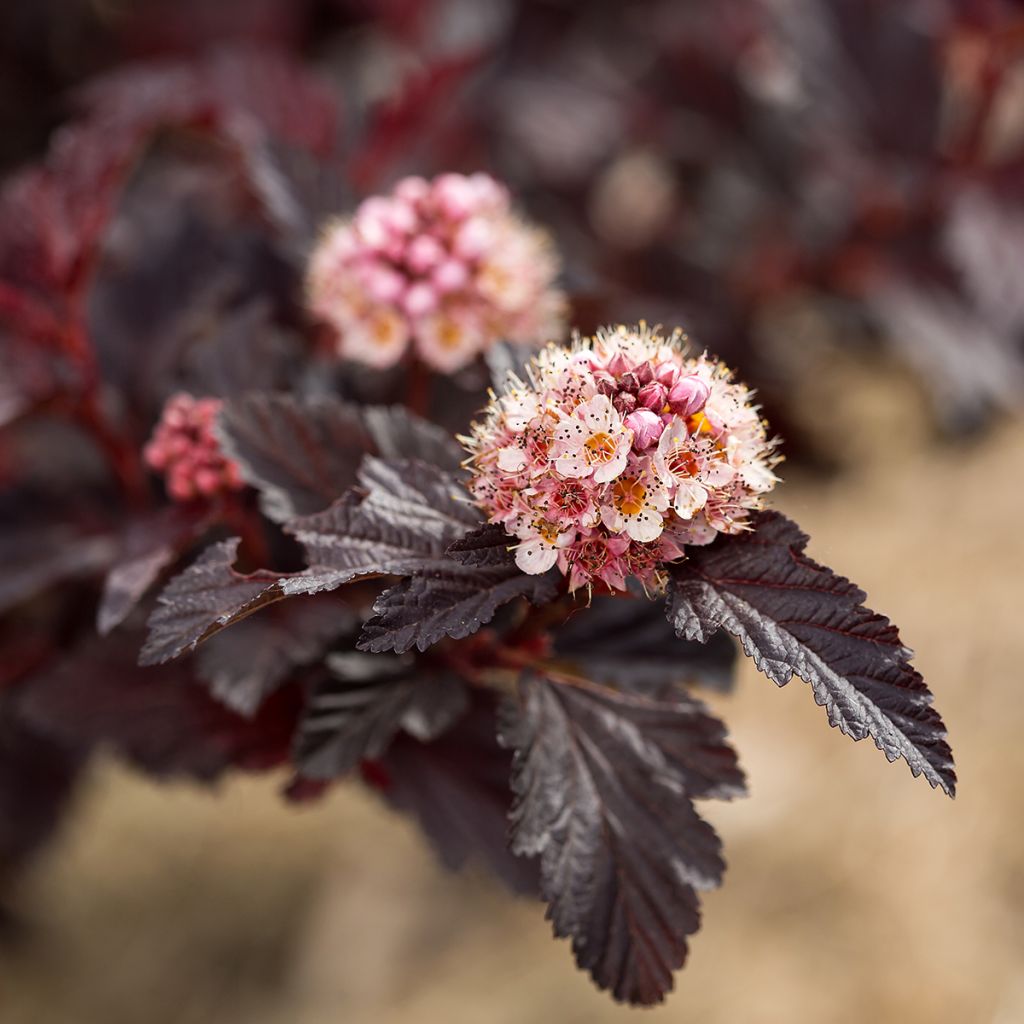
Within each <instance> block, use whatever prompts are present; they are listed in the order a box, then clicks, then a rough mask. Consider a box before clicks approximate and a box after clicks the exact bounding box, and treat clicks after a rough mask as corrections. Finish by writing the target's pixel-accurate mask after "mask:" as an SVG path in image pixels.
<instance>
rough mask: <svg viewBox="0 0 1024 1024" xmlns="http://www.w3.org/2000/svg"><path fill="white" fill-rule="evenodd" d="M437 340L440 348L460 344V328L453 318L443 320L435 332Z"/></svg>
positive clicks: (451, 347)
mask: <svg viewBox="0 0 1024 1024" xmlns="http://www.w3.org/2000/svg"><path fill="white" fill-rule="evenodd" d="M437 340H438V342H439V343H440V345H441V348H444V349H453V348H458V347H459V346H460V345H461V344H462V329H461V328H460V327H459V325H458V324H456V323H455V322H454V321H453V320H445V321H444V322H443V323H442V324H441V328H440V330H439V331H438V332H437Z"/></svg>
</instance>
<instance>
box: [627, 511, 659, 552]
mask: <svg viewBox="0 0 1024 1024" xmlns="http://www.w3.org/2000/svg"><path fill="white" fill-rule="evenodd" d="M625 518H626V533H627V534H628V535H629V536H630V537H631V538H632V539H633V540H635V541H639V542H640V543H641V544H648V543H650V542H651V541H652V540H657V539H658V538H659V537H660V536H661V531H662V530H663V529H664V525H665V521H664V519H662V518H661V513H660V512H655V511H654V509H651V508H645V509H642V510H641V511H640V512H638V513H637V514H636V515H635V516H626V517H625Z"/></svg>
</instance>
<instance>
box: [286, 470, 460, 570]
mask: <svg viewBox="0 0 1024 1024" xmlns="http://www.w3.org/2000/svg"><path fill="white" fill-rule="evenodd" d="M359 483H360V484H361V486H362V488H363V489H364V491H365V492H366V496H365V498H363V499H362V501H358V500H357V499H356V498H355V497H354V496H352V495H349V496H347V497H346V498H343V499H342V500H340V501H337V502H335V503H334V504H333V505H332V506H331V507H330V508H329V509H327V511H325V512H321V513H318V514H316V515H312V516H307V517H305V518H303V519H296V520H293V521H292V522H291V523H289V526H288V532H289V533H291V534H293V535H294V536H295V538H296V540H298V541H299V542H300V543H301V544H302V546H303V547H304V548H305V549H306V556H307V559H308V561H309V564H310V567H311V569H312V570H313V571H314V573H324V574H326V573H328V572H335V573H338V574H339V575H347V576H348V578H349V579H353V578H355V577H356V576H360V575H367V574H379V573H385V574H395V575H402V574H406V573H412V572H416V571H418V570H423V569H427V568H437V567H444V566H445V565H446V564H447V562H448V560H447V559H446V557H445V550H446V549H447V548H448V546H449V545H450V544H451V543H452V542H453V541H455V540H456V539H457V538H458V537H460V536H461V535H462V534H464V533H465V532H466V531H467V530H468V529H470V528H471V527H473V526H476V525H478V523H479V513H477V512H476V510H475V509H474V508H473V506H472V505H471V504H470V503H469V498H468V495H466V493H465V492H464V491H463V490H462V489H461V487H460V486H459V485H458V484H457V483H456V482H455V480H454V479H453V478H452V477H451V476H449V475H448V474H447V473H445V472H443V471H442V470H439V469H437V468H435V467H433V466H429V465H427V464H426V463H420V462H407V463H402V462H399V463H386V462H382V461H381V460H379V459H375V458H367V459H366V460H365V461H364V463H363V466H362V469H361V470H360V473H359ZM297 585H298V584H297Z"/></svg>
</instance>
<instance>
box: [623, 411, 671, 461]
mask: <svg viewBox="0 0 1024 1024" xmlns="http://www.w3.org/2000/svg"><path fill="white" fill-rule="evenodd" d="M626 426H627V427H629V429H630V430H632V431H633V447H634V448H635V449H636V450H637V451H638V452H643V451H646V450H647V449H648V448H650V447H651V445H652V444H654V443H655V442H656V441H657V440H658V438H659V437H661V432H662V431H663V430H664V429H665V424H664V423H663V422H662V419H661V417H660V416H658V415H656V414H655V413H653V412H651V410H650V409H637V410H636V412H631V413H630V414H629V415H628V416H627V417H626Z"/></svg>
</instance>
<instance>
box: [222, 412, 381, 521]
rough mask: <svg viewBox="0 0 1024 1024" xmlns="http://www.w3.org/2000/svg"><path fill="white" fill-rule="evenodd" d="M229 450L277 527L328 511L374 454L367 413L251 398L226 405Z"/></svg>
mask: <svg viewBox="0 0 1024 1024" xmlns="http://www.w3.org/2000/svg"><path fill="white" fill-rule="evenodd" d="M219 435H220V440H221V444H222V445H223V447H224V450H225V451H226V452H227V453H228V454H229V455H230V456H231V457H232V458H233V459H234V460H235V461H236V462H237V463H238V464H239V466H241V468H242V474H243V475H244V477H245V479H246V481H247V482H248V483H250V484H252V486H253V487H256V488H257V489H258V490H259V492H260V504H261V506H262V508H263V511H264V512H265V513H266V514H267V515H268V516H269V517H270V518H271V519H274V520H276V521H278V522H283V521H285V520H288V519H291V518H292V517H294V516H297V515H309V514H310V513H313V512H319V511H320V510H321V509H325V508H327V506H328V505H330V504H331V502H333V501H335V500H336V499H337V498H340V497H341V495H343V494H344V493H345V492H346V491H347V490H348V489H349V488H350V487H352V486H353V485H354V484H355V482H356V472H357V470H358V469H359V466H360V464H361V462H362V461H363V456H364V455H366V454H367V453H369V452H372V451H373V450H374V445H373V438H372V435H371V434H370V431H369V430H368V428H367V427H366V424H365V420H364V416H363V412H362V410H360V409H359V408H358V407H357V406H354V405H348V404H346V403H344V402H341V401H338V400H337V399H334V398H328V397H318V398H305V399H301V398H297V397H296V396H294V395H286V394H253V395H247V396H245V397H242V398H238V399H234V400H230V401H228V402H225V404H224V408H223V410H222V411H221V414H220V428H219Z"/></svg>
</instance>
